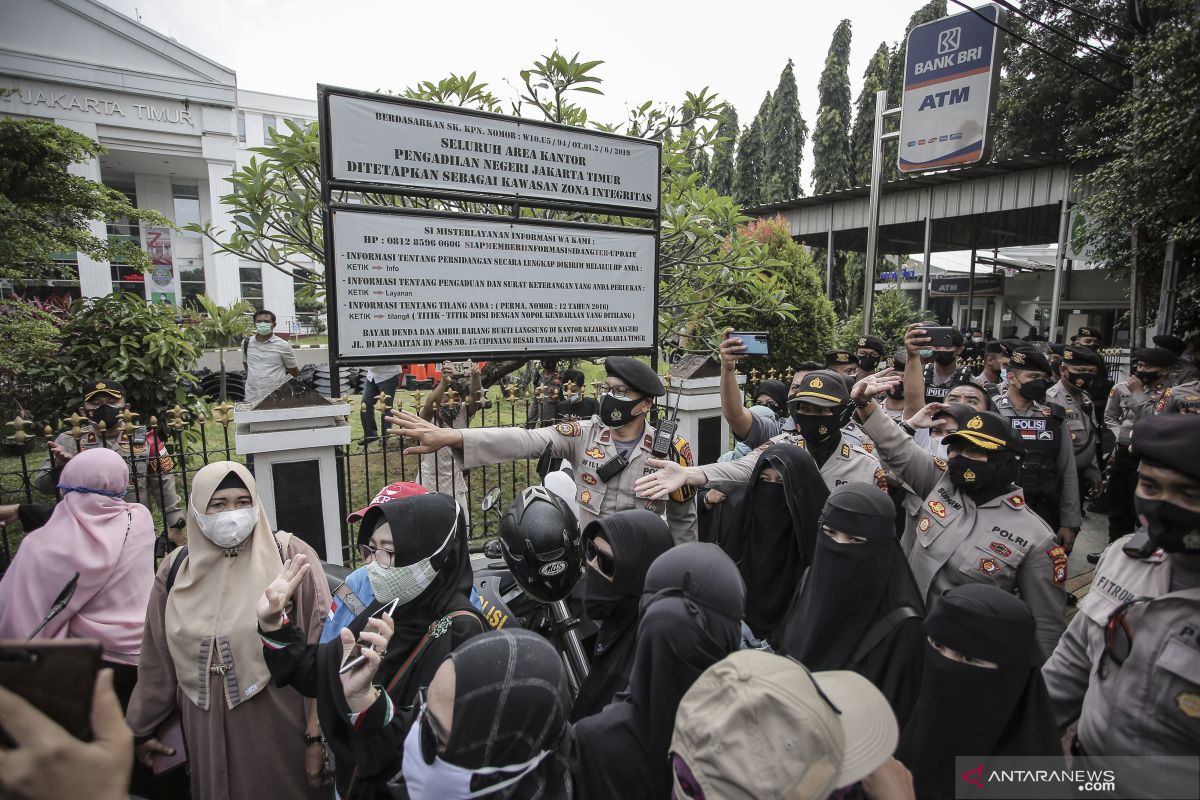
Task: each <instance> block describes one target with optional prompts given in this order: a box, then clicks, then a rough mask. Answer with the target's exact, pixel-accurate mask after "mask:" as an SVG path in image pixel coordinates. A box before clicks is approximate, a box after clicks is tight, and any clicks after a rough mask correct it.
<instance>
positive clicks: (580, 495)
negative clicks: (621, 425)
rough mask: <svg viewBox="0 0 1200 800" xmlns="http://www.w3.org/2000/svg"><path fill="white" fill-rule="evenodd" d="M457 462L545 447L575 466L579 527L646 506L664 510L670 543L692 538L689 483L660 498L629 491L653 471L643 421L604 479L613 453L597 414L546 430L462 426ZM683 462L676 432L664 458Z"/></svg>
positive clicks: (480, 462) (687, 451) (688, 460)
mask: <svg viewBox="0 0 1200 800" xmlns="http://www.w3.org/2000/svg"><path fill="white" fill-rule="evenodd" d="M462 437H463V447H462V460H463V466H464V467H465V468H466V469H471V468H473V467H481V466H485V465H488V464H498V463H500V462H503V461H511V460H514V459H519V458H537V457H538V456H540V455H541V453H542V451H543V450H544V449H545V447H546V445H547V444H549V445H550V447H551V454H552V455H553V456H554V457H555V458H565V459H567V460H568V461H570V462H571V464H572V465H574V467H575V490H576V494H575V499H576V501H577V502H578V503H579V527H580V529H583V528H585V527H587V524H588V523H589V522H591V521H592V520H594V519H597V518H599V517H604V516H608V515H609V514H615V513H616V512H618V511H628V510H630V509H634V508H646V509H649V510H650V511H653V512H654V513H656V514H660V515H662V514H665V515H666V521H667V525H668V526H669V527H670V528H671V535H672V536H673V537H674V538H675V542H676V544H679V543H681V542H691V541H695V539H696V503H695V501H694V499H693V498H694V497H695V491H694V490H693V489H691V487H684V488H683V489H681V490H679V491H677V492H672V493H671V495H670V497H668V498H667V499H665V500H645V499H643V498H640V497H638V496H637V495H636V494H635V491H634V483H635V482H636V481H637V480H638V478H641V477H642V476H643V475H649V474H651V473H653V472H655V471H656V470H655V468H654V467H651V466H650V465H649V464H647V463H646V461H647V460H648V459H651V458H655V457H656V456H655V455H654V454H653V453H652V452H651V450H650V447H651V445H652V444H653V442H654V426H652V425H651V424H650V423H649V422H647V423H646V426H645V430H644V431H643V434H642V439H641V441H640V442H638V443H637V445H636V447H634V448H633V449H632V450H631V451H630V453H629V457H628V461H629V464H628V466H626V467H625V468H624V469H623V470H621V471H620V472H618V473H617V474H616V475H613V476H612V477H611V478H609V480H608V481H607V482H605V481H603V480H601V479H600V475H599V473H600V471H601V469H603V467H604V465H605V464H606V463H607V462H609V461H610V460H612V459H613V458H615V457H616V456H617V445H616V443H615V442H614V441H613V438H612V430H611V429H609V428H608V427H607V426H605V425H604V424H603V423H602V422H600V418H599V417H592V418H591V419H589V420H583V421H574V422H560V423H558V424H556V425H553V426H550V427H547V428H534V429H529V430H526V429H523V428H465V429H464V430H463V431H462ZM668 457H669V458H670V459H672V460H674V461H676V462H677V463H679V464H681V465H683V466H691V465H692V448H691V445H689V444H688V442H687V441H686V440H685V439H684V438H683V437H681V436H676V437H675V441H674V443H673V445H672V452H671V454H670V455H669V456H668Z"/></svg>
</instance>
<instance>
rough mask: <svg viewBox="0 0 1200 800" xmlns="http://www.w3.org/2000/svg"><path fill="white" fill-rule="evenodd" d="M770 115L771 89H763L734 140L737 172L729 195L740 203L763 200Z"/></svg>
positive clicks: (752, 202) (747, 203)
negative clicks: (731, 193) (766, 90)
mask: <svg viewBox="0 0 1200 800" xmlns="http://www.w3.org/2000/svg"><path fill="white" fill-rule="evenodd" d="M770 116H771V93H770V92H767V94H766V96H765V97H764V98H763V101H762V103H761V104H760V105H759V107H758V113H757V114H755V115H754V119H753V120H751V121H750V125H749V126H747V127H744V128H742V135H741V138H739V139H738V144H737V176H736V178H735V180H734V187H733V196H734V198H736V199H737V201H738V202H739V203H741V204H742V205H743V206H754V205H758V204H760V203H765V202H767V193H766V181H767V173H766V169H767V162H766V133H765V128H766V124H767V119H768V118H769V117H770Z"/></svg>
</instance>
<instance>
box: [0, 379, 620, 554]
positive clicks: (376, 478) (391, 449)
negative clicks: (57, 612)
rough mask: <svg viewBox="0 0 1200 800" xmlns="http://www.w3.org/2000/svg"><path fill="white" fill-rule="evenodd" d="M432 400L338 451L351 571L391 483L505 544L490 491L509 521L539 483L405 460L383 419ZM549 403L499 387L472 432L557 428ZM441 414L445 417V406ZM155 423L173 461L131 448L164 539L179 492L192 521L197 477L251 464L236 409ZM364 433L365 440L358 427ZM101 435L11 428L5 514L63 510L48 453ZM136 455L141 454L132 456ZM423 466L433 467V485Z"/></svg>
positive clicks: (140, 494) (521, 469) (135, 494)
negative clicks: (446, 500) (357, 524)
mask: <svg viewBox="0 0 1200 800" xmlns="http://www.w3.org/2000/svg"><path fill="white" fill-rule="evenodd" d="M599 387H600V384H598V383H597V384H593V386H592V387H591V388H592V390H593V392H594V393H595V394H596V395H598V394H599V391H600V390H599ZM428 394H429V393H428V392H427V391H420V390H417V391H413V392H408V391H400V392H398V393H397V396H396V398H388V397H387V396H386V395H383V396H380V397H379V398H378V399H377V400H376V402H375V404H374V408H372V409H371V413H372V414H374V415H375V418H376V424H377V425H378V426H379V431H380V438H379V439H377V440H375V441H374V442H372V443H370V444H367V445H364V444H363V442H362V440H361V438H356V439H355V440H354V441H352V442H351V444H350V445H349V446H346V447H337V448H336V458H337V466H338V497H337V502H338V503H339V508H340V512H341V513H340V517H341V518H342V520H343V521H342V523H341V531H340V537H341V542H342V555H343V560H344V561H345V562H346V563H354V562H356V561H357V559H358V554H357V548H356V547H355V546H354V543H355V529H354V526H352V525H348V524H347V523H345V521H344V520H345V516H346V515H347V514H348V513H349V512H351V511H353V510H355V509H358V508H361V507H363V506H365V505H367V503H369V502H370V501H371V499H372V498H373V497H374V496H375V494H376V493H377V492H378V491H379V489H380V488H382V487H383V486H384V485H386V484H389V483H392V482H395V481H413V482H420V483H422V484H423V485H425V487H426V488H427V489H428V490H429V491H441V492H443V493H446V494H451V495H456V496H458V498H459V499H460V501H461V502H463V503H464V505H465V506H466V509H467V513H468V516H469V520H470V530H471V537H472V538H473V539H476V540H480V539H484V538H487V537H490V536H493V535H495V532H496V530H497V525H498V523H499V515H498V513H497V511H492V512H490V513H485V512H484V511H483V510H482V509H481V507H480V505H481V502H482V500H483V497H484V496H485V495H486V494H487V492H488V491H489V490H490V489H492V488H494V487H500V489H501V497H502V500H501V502H499V503H497V504H496V505H497V510H498V511H500V512H502V511H503V509H504V508H505V507H507V504H508V502H510V501H511V499H512V498H513V497H515V496H516V495H517V494H518V493H519V492H520V491H521V490H522V489H523V488H525V487H526V486H528V485H530V484H531V483H534V482H536V481H537V480H538V477H537V473H536V465H537V459H536V458H533V459H521V460H516V461H510V462H505V463H502V464H497V465H492V466H484V467H477V468H475V469H472V470H469V471H467V472H466V473H463V472H461V471H458V470H455V469H453V468H452V469H451V470H450V472H449V476H450V482H449V484H448V485H447V483H446V482H445V481H444V480H442V479H441V478H439V477H438V470H437V469H435V468H434V467H435V466H436V465H435V464H434V463H432V459H433V458H434V457H433V456H417V455H406V454H405V453H404V452H403V447H404V445H406V444H407V445H411V444H413V442H411V441H407V442H402V441H401V439H400V438H399V437H397V436H395V435H393V434H392V433H391V432H390V431H389V430H388V429H387V428H386V426H383V423H382V420H381V416H382V414H383V413H384V412H385V411H386V410H387V409H388V408H402V409H403V410H405V411H412V412H414V413H415V412H417V411H419V410H420V409H421V408H422V406H423V405H424V403H425V399H426V397H427V396H428ZM341 399H342V400H343V401H345V402H348V403H349V404H350V406H351V415H352V416H360V415H361V414H362V411H363V409H362V403H361V398H360V397H358V396H355V397H343V398H341ZM548 399H553V398H549V397H548V396H546V395H544V394H543V390H542V389H541V388H540V387H539V388H538V389H536V390H529V389H526V390H525V391H523V392H522V391H519V390H518V389H517V388H516V387H515V386H505V387H502V386H499V385H497V386H493V387H491V389H490V390H487V391H486V392H484V393H483V397H481V398H477V400H478V401H479V405H478V410H477V411H476V412H475V414H473V415H472V417H471V419H470V421H469V424H470V427H473V428H479V427H489V428H495V427H503V428H507V427H539V426H541V425H546V424H550V422H551V420H549V419H547V420H541V419H540V418H539V409H540V408H541V407H542V404H543V401H544V400H548ZM462 402H463V401H462V400H461V399H458V398H451V399H450V400H447V402H446V403H445V405H446V408H447V409H449V410H451V411H453V410H454V409H455V406H457V405H459V404H461V403H462ZM434 410H435V413H436V410H437V409H436V407H435V409H434ZM143 419H144V418H142V417H140V416H139V415H138V414H136V413H135V412H134V411H132V410H131V411H130V412H128V413H126V415H125V420H124V422H123V423H122V425H121V430H120V431H113V432H111V433H110V434H108V435H105V436H104V438H105V442H107V441H109V438H108V437H109V436H113V435H115V436H123V435H124V432H125V431H130V430H133V431H136V430H137V428H138V427H140V426H139V423H141V422H142V421H143ZM145 423H146V424H145V428H146V430H149V431H152V432H153V434H154V436H155V437H157V438H158V439H159V441H160V443H161V444H162V446H163V447H165V449H166V455H165V457H163V456H160V455H159V454H158V453H155V452H152V450H151V447H152V445H153V442H151V443H150V445H149V446H147V447H145V448H139V447H136V446H135V447H132V448H123V449H125V450H126V453H127V460H129V461H130V462H131V466H132V468H133V469H136V470H137V472H138V473H139V474H148V475H147V478H146V479H145V480H144V481H143V480H136V481H131V485H130V494H129V497H130V499H134V500H136V501H137V502H141V503H144V504H145V505H147V506H148V507H149V508H150V510H151V512H152V513H153V516H154V518H155V523H156V525H157V527H158V532H159V534H160V535H165V534H166V533H167V519H166V518H165V517H164V516H163V513H162V509H163V508H164V506H165V505H166V506H169V505H170V502H169V498H170V495H171V491H172V489H173V490H174V492H175V494H176V495H177V496H178V498H179V502H180V508H181V509H182V510H183V511H184V512H185V513H186V509H187V504H188V498H189V495H190V491H191V483H192V478H193V477H194V475H195V473H196V471H197V470H199V469H200V468H201V467H203V466H204V465H206V464H209V463H212V462H214V461H225V460H228V461H237V462H240V463H245V462H246V458H245V457H244V456H241V455H238V454H237V452H236V443H235V433H234V422H233V406H232V405H230V404H228V403H220V404H215V405H214V404H211V403H209V402H207V401H206V400H204V399H202V398H194V399H192V400H191V401H190V402H189V403H187V404H186V405H176V406H175V407H173V408H171V409H167V410H166V411H164V412H163V413H162V414H161V415H154V416H151V417H149V418H148V419H145ZM355 431H356V435H357V433H358V428H357V427H355ZM95 432H96V429H95V428H93V427H92V426H91V425H90V424H89V423H88V421H87V420H86V419H84V418H83V417H81V416H78V415H75V414H73V415H72V416H71V417H70V418H68V419H64V420H62V421H61V425H59V426H57V427H54V426H51V425H49V424H45V423H42V424H36V423H31V422H28V421H23V420H13V421H11V422H9V423H8V426H7V433H8V435H7V436H5V437H4V438H3V441H2V443H0V444H2V446H3V452H2V453H0V505H4V504H12V503H34V504H36V503H52V502H54V500H55V499H56V492H54V489H53V486H52V485H51V484H50V481H51V480H52V478H43V479H41V480H40V481H39V480H38V476H39V474H40V473H42V472H43V471H44V467H45V465H46V464H47V463H48V462H47V459H48V457H49V450H48V444H49V443H50V442H53V441H54V440H55V438H56V437H57V436H59V435H61V434H63V433H65V434H66V435H68V436H70V437H72V438H74V439H75V440H76V442H79V441H80V440H81V439H85V438H87V437H88V436H89V433H95ZM103 433H104V432H102V435H103ZM130 449H131V450H132V451H133V452H132V453H129V450H130ZM439 457H440V458H442V459H449V458H451V455H450V452H449V451H446V450H444V451H442V452H441V453H440V454H439ZM422 459H426V460H427V467H426V470H425V475H424V477H422V469H421V461H422ZM18 528H19V526H16V527H14V526H11V525H10V526H8V527H6V528H2V529H0V573H2V572H3V571H4V570H5V569H6V568H7V566H8V564H9V562H10V561H11V559H12V556H13V554H14V553H15V551H16V548H17V546H18V543H19V541H20V538H21V537H22V536H23V533H22V532H21V531H19V530H18Z"/></svg>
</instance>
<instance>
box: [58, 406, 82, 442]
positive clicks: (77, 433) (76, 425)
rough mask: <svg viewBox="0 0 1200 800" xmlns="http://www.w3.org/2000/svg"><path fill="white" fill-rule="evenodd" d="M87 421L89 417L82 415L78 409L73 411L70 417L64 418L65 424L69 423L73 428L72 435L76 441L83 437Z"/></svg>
mask: <svg viewBox="0 0 1200 800" xmlns="http://www.w3.org/2000/svg"><path fill="white" fill-rule="evenodd" d="M87 421H88V418H87V417H81V416H80V415H79V412H78V411H76V412H74V413H72V414H71V416H70V417H69V418H68V419H64V420H63V424H64V425H67V426H68V427H69V428H70V429H71V430H70V434H71V436H73V437H74V438H75V440H76V441H79V440H80V439H82V438H83V423H85V422H87Z"/></svg>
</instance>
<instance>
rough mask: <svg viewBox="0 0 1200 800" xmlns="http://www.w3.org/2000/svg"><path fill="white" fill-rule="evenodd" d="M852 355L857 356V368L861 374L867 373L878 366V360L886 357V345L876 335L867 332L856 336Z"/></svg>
mask: <svg viewBox="0 0 1200 800" xmlns="http://www.w3.org/2000/svg"><path fill="white" fill-rule="evenodd" d="M854 355H855V356H857V357H858V369H859V372H860V373H861V374H863V375H869V374H870V373H872V372H874V371H875V368H876V367H878V366H879V362H880V361H883V360H884V359H886V358H887V357H888V352H887V346H886V345H885V344H884V343H883V339H880V338H879V337H878V336H872V335H871V334H869V333H868V334H867V335H866V336H860V337H858V342H857V344H856V345H855V350H854Z"/></svg>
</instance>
